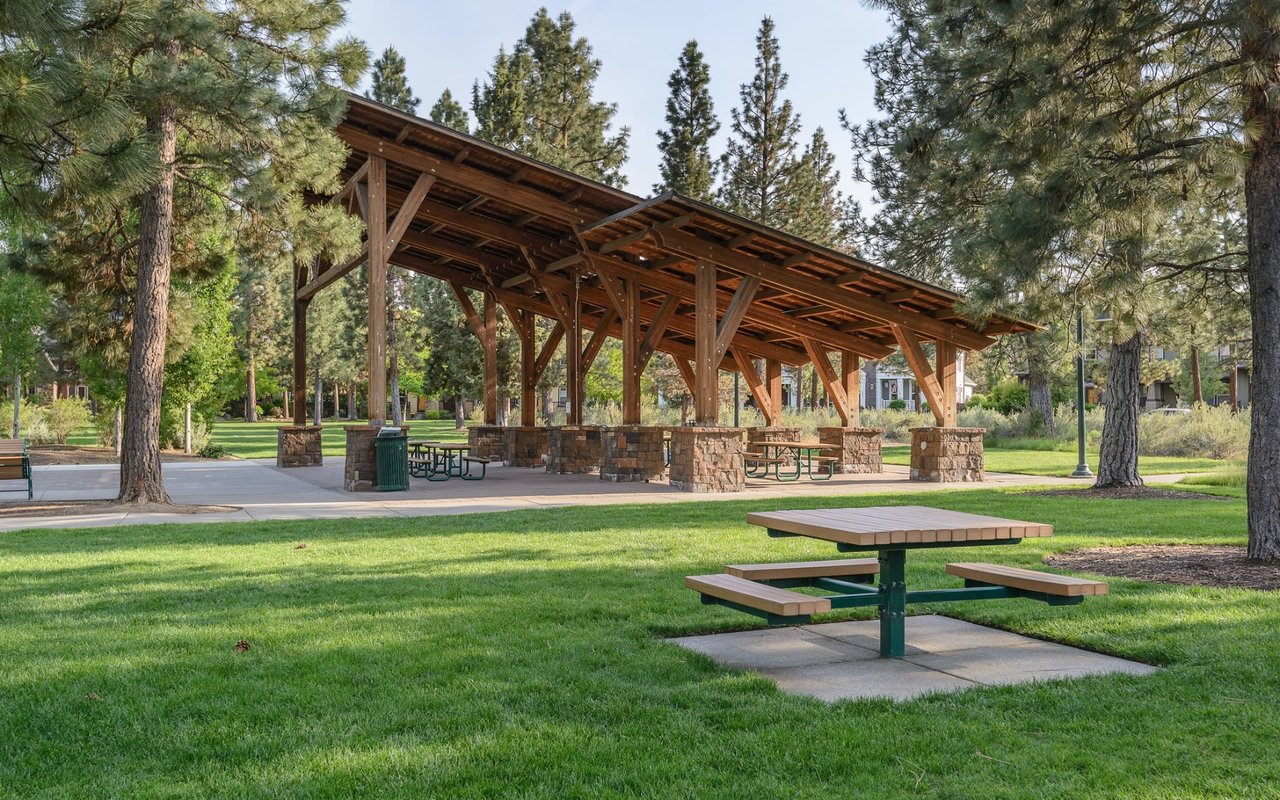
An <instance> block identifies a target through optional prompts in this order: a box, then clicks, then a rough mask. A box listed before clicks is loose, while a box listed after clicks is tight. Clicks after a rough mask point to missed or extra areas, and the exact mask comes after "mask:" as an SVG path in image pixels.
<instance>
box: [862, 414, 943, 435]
mask: <svg viewBox="0 0 1280 800" xmlns="http://www.w3.org/2000/svg"><path fill="white" fill-rule="evenodd" d="M861 417H862V423H861V424H862V425H863V427H866V428H879V429H880V430H882V431H884V440H885V441H886V442H909V441H911V429H912V428H924V427H928V426H929V425H933V424H935V421H934V419H933V416H932V415H931V414H922V413H920V412H917V411H901V410H897V409H892V408H884V409H875V408H864V409H862V414H861Z"/></svg>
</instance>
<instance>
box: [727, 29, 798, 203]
mask: <svg viewBox="0 0 1280 800" xmlns="http://www.w3.org/2000/svg"><path fill="white" fill-rule="evenodd" d="M787 80H788V79H787V73H785V72H783V71H782V63H781V61H780V60H779V54H778V39H777V37H776V36H775V35H774V30H773V20H772V19H771V18H769V17H765V18H764V19H763V20H762V21H761V22H760V30H759V32H758V33H757V34H756V75H755V77H754V78H753V79H752V80H751V83H746V84H743V85H742V88H741V89H740V90H739V93H738V94H739V98H740V101H741V105H740V106H739V107H737V108H734V109H733V111H732V118H733V125H732V129H733V136H734V138H733V139H731V140H730V141H729V146H728V149H727V150H726V152H725V154H724V156H723V157H722V158H721V171H722V174H723V175H724V185H723V186H722V187H721V189H720V202H721V204H722V205H724V206H725V207H726V208H728V209H729V210H730V211H733V212H734V213H737V214H741V215H742V216H744V217H747V218H748V219H753V220H755V221H756V222H760V223H763V224H765V225H772V226H774V227H778V228H785V227H786V226H787V223H788V222H790V221H791V218H792V214H793V213H794V205H795V204H794V202H793V200H792V195H791V192H792V189H793V185H792V184H793V181H794V177H795V174H796V170H797V166H798V164H799V158H798V157H797V155H796V149H797V148H798V146H799V145H798V143H797V141H796V136H797V135H799V133H800V117H799V115H797V114H796V113H795V111H794V110H792V108H791V101H790V100H787V99H785V98H784V97H783V96H782V93H783V91H785V90H786V88H787Z"/></svg>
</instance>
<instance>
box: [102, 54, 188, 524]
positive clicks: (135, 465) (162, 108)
mask: <svg viewBox="0 0 1280 800" xmlns="http://www.w3.org/2000/svg"><path fill="white" fill-rule="evenodd" d="M156 49H157V50H159V51H162V52H163V54H164V56H165V58H167V59H169V60H170V61H173V60H176V59H177V57H178V49H179V47H178V42H176V41H168V42H157V43H156ZM177 122H178V112H177V107H176V106H175V105H174V103H173V100H172V99H171V98H167V97H162V98H161V99H160V100H159V103H158V107H157V108H156V110H155V111H154V112H153V113H152V114H151V115H150V116H149V117H148V119H147V130H148V131H149V132H150V133H151V135H152V136H153V137H154V138H155V142H156V147H157V151H158V155H159V160H160V177H159V179H158V180H157V181H156V184H155V185H154V186H152V187H151V188H150V189H148V190H147V191H146V192H144V193H143V195H142V204H141V207H140V209H139V216H138V228H139V239H138V288H137V294H136V298H135V304H134V312H133V342H132V344H131V345H130V348H129V369H128V372H127V373H126V374H127V383H126V386H127V389H126V391H125V401H124V444H123V447H122V448H121V453H120V494H119V496H118V497H117V498H116V501H117V502H119V503H136V504H144V503H168V502H169V495H168V493H167V492H165V489H164V473H163V472H162V471H161V468H160V403H161V400H162V398H163V394H164V351H165V345H166V343H167V340H168V322H169V271H170V267H171V266H172V264H171V262H172V256H173V180H174V158H175V156H176V153H177V144H178V126H177Z"/></svg>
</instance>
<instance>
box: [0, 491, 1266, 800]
mask: <svg viewBox="0 0 1280 800" xmlns="http://www.w3.org/2000/svg"><path fill="white" fill-rule="evenodd" d="M1216 491H1221V492H1224V493H1228V494H1232V495H1233V496H1235V497H1236V498H1238V497H1239V496H1240V494H1241V493H1240V492H1239V490H1231V489H1223V490H1216ZM910 500H914V501H915V502H919V498H910ZM899 501H902V502H907V501H908V499H907V498H901V497H899V496H881V497H866V496H863V497H858V498H856V499H852V498H822V499H815V498H806V499H805V500H804V501H801V502H803V503H804V504H805V505H809V506H815V507H816V506H819V505H851V504H885V503H893V502H899ZM928 502H929V503H930V504H935V505H939V506H945V507H949V508H955V509H963V510H972V511H982V512H987V513H996V514H1003V515H1007V516H1013V517H1022V518H1029V519H1034V520H1038V521H1044V522H1049V523H1053V524H1054V525H1056V526H1057V532H1058V535H1057V536H1056V537H1054V538H1052V539H1048V540H1036V541H1034V542H1033V543H1025V544H1021V545H1018V546H1016V547H1003V548H989V549H987V548H982V549H976V550H967V551H966V552H964V553H963V559H964V560H994V561H999V562H1003V563H1014V564H1020V565H1024V566H1035V565H1037V564H1038V563H1039V561H1040V559H1041V557H1042V556H1043V555H1044V553H1046V552H1048V551H1051V550H1067V549H1072V548H1077V547H1082V546H1087V545H1095V544H1102V543H1106V544H1123V543H1127V542H1203V543H1241V542H1243V537H1244V508H1243V503H1242V501H1241V500H1239V499H1234V500H1232V501H1226V502H1224V501H1214V500H1205V501H1167V500H1166V501H1096V500H1093V501H1090V500H1082V499H1081V500H1077V499H1073V498H1070V497H1029V496H1024V495H1020V494H1010V493H1000V492H996V491H987V490H984V491H966V492H956V493H940V494H931V495H929V498H928ZM796 504H797V501H795V500H781V501H768V500H764V501H760V500H757V501H752V502H750V503H747V502H717V503H687V504H678V505H666V504H664V505H660V506H655V505H649V506H644V505H637V506H630V507H617V506H615V507H597V508H573V509H558V510H547V511H538V512H516V513H503V514H484V515H472V516H463V517H450V518H422V519H411V520H405V519H366V520H344V521H342V522H341V523H334V522H305V523H304V522H297V523H265V524H264V523H254V524H245V525H208V524H202V525H186V526H154V527H131V528H114V529H100V530H53V531H39V532H36V531H29V532H22V533H16V534H4V535H0V653H2V654H3V655H2V656H0V731H3V732H4V735H3V736H0V794H2V795H5V796H11V797H45V798H65V797H165V798H174V797H319V798H324V797H333V798H349V797H413V798H421V797H431V798H437V797H438V798H482V797H483V798H487V797H519V798H601V797H652V798H677V797H733V798H738V797H743V798H748V797H761V798H815V799H817V798H821V800H829V798H833V797H841V798H843V797H850V798H852V797H936V798H972V797H983V798H1015V797H1016V798H1021V797H1028V798H1065V797H1107V798H1175V797H1177V798H1191V797H1195V798H1203V797H1214V798H1241V797H1249V798H1263V797H1277V796H1280V790H1278V789H1277V787H1278V786H1280V760H1278V759H1275V758H1273V757H1271V756H1270V755H1269V754H1271V753H1273V751H1274V744H1275V742H1276V741H1277V740H1278V739H1280V715H1277V714H1276V713H1275V709H1276V708H1277V707H1280V650H1278V649H1277V647H1276V631H1277V625H1278V624H1280V595H1277V594H1275V593H1261V592H1252V591H1246V590H1226V589H1222V590H1219V589H1199V588H1188V587H1175V586H1165V585H1153V584H1143V583H1137V582H1134V581H1128V580H1115V579H1113V580H1111V588H1112V594H1110V595H1109V596H1106V597H1101V598H1093V599H1090V601H1089V602H1086V603H1085V604H1083V605H1081V606H1075V607H1061V608H1052V607H1049V606H1045V605H1040V604H1037V603H1032V602H1030V601H1025V600H1008V601H997V602H987V603H976V602H974V603H967V604H957V605H951V606H948V607H946V611H947V612H948V613H951V614H955V615H958V616H962V617H964V618H967V619H971V620H975V621H978V622H983V623H988V624H993V625H998V626H1002V627H1006V628H1010V629H1013V630H1018V631H1023V632H1026V633H1029V634H1032V635H1035V636H1041V637H1047V638H1052V639H1056V640H1059V641H1065V642H1070V643H1074V644H1079V645H1082V646H1085V647H1089V648H1093V649H1097V650H1101V651H1105V652H1110V653H1116V654H1119V655H1123V656H1127V657H1130V658H1136V659H1141V660H1144V661H1148V662H1151V663H1154V664H1157V665H1159V666H1161V667H1163V669H1162V670H1161V671H1160V672H1158V673H1157V674H1156V675H1154V676H1151V677H1146V678H1135V677H1131V676H1115V677H1095V678H1085V679H1078V680H1071V681H1060V682H1052V683H1045V684H1040V685H1033V686H1020V687H1004V688H989V689H987V688H983V689H977V690H974V691H970V692H967V693H964V694H958V695H946V696H937V697H929V698H925V699H921V700H917V701H914V702H910V703H905V704H894V703H891V702H888V701H859V702H846V703H839V704H836V705H831V706H828V705H824V704H822V703H820V702H818V701H815V700H810V699H804V698H798V697H791V696H787V695H782V694H779V693H778V692H777V691H776V690H775V689H774V688H773V686H772V684H771V683H769V682H768V681H767V680H765V679H762V678H759V677H755V676H752V675H749V674H740V673H735V672H730V671H726V670H722V669H719V668H717V667H716V666H714V665H713V664H712V663H711V662H710V661H708V660H706V659H705V658H703V657H700V656H696V655H693V654H690V653H688V652H685V651H683V650H680V649H678V648H676V647H674V646H672V645H669V644H667V643H664V642H663V641H662V638H663V637H664V636H669V635H671V634H676V633H694V632H706V631H715V630H730V629H739V628H744V627H749V626H752V625H754V624H755V622H754V621H753V620H752V618H749V617H746V616H744V615H741V614H737V613H734V612H732V611H729V610H726V609H722V608H715V607H706V606H702V605H700V604H699V603H698V600H697V597H696V596H695V595H694V594H693V593H691V592H689V591H687V590H685V589H683V588H682V587H681V577H682V576H684V575H686V574H693V573H699V572H706V571H718V570H719V569H720V567H721V566H722V565H723V564H725V563H732V562H741V561H749V560H758V561H765V560H789V559H800V558H832V557H834V552H833V550H832V549H831V548H830V547H829V546H826V545H823V544H821V543H818V542H813V541H808V540H803V539H783V540H773V539H769V538H767V537H766V536H765V535H763V533H761V532H759V531H758V530H757V529H752V528H750V527H748V526H747V525H745V524H744V523H743V522H742V519H743V514H744V512H745V511H746V510H747V509H748V508H751V509H760V508H781V507H788V506H792V507H794V506H795V505H796ZM302 543H305V544H306V545H307V547H306V548H305V549H299V545H300V544H302ZM951 556H952V557H953V558H954V557H955V554H954V553H952V554H951ZM947 557H948V554H947V553H946V552H945V551H923V552H921V553H919V554H918V555H913V556H912V558H911V559H910V560H909V561H908V565H909V569H910V573H911V574H910V575H909V580H911V581H913V582H915V583H916V585H918V586H921V587H924V586H941V585H950V584H951V581H950V580H949V579H948V578H946V576H944V575H942V565H943V563H944V562H945V560H946V559H947ZM915 610H916V611H928V610H930V609H928V608H915ZM932 610H939V609H932ZM848 616H858V614H856V613H855V614H848V613H846V614H844V615H840V617H848ZM832 618H838V617H837V615H832ZM240 639H247V640H248V641H249V642H250V643H251V645H252V646H251V649H250V650H249V651H248V652H245V653H237V652H236V651H235V649H234V646H235V644H236V642H237V641H238V640H240Z"/></svg>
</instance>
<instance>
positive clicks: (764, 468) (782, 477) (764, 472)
mask: <svg viewBox="0 0 1280 800" xmlns="http://www.w3.org/2000/svg"><path fill="white" fill-rule="evenodd" d="M752 445H753V446H755V447H759V448H761V452H760V455H759V456H756V457H755V458H753V457H752V454H751V453H747V454H745V456H744V460H745V461H747V462H750V463H751V464H752V466H751V467H749V468H748V469H747V477H749V478H765V477H768V475H769V468H770V467H773V477H774V479H775V480H777V481H779V482H782V483H787V482H790V481H796V480H799V479H800V471H801V469H802V468H807V469H808V472H809V479H810V480H815V481H825V480H830V479H831V476H832V475H834V474H835V462H836V461H837V460H838V459H837V458H836V457H835V456H822V455H815V453H822V452H823V451H827V450H838V449H840V445H838V444H822V443H821V442H785V441H772V440H766V441H760V442H752ZM770 450H772V451H773V454H772V455H770V452H769V451H770ZM783 450H794V451H795V452H796V457H795V465H796V470H795V473H794V474H792V473H790V472H788V473H786V474H783V472H782V467H783V466H786V464H785V463H784V462H786V461H787V459H786V458H784V457H783V456H782V451H783ZM814 463H825V464H826V465H827V473H826V474H825V475H822V476H819V475H815V474H814V473H813V465H814Z"/></svg>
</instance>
